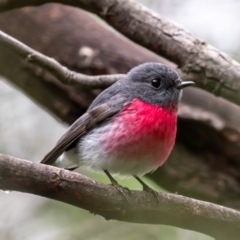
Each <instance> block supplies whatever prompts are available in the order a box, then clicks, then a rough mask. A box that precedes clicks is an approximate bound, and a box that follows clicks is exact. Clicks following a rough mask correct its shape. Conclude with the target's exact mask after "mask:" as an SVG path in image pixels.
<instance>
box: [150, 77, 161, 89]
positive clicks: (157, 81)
mask: <svg viewBox="0 0 240 240" xmlns="http://www.w3.org/2000/svg"><path fill="white" fill-rule="evenodd" d="M151 84H152V86H153V87H154V88H159V87H160V86H161V81H160V80H159V79H153V80H152V82H151Z"/></svg>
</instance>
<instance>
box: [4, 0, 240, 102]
mask: <svg viewBox="0 0 240 240" xmlns="http://www.w3.org/2000/svg"><path fill="white" fill-rule="evenodd" d="M49 2H52V1H50V0H35V1H32V0H0V11H6V10H9V9H13V8H17V7H21V6H32V5H35V6H36V5H41V4H44V3H49ZM54 2H59V3H63V4H66V5H72V6H77V7H80V8H83V9H85V10H87V11H91V12H93V13H96V14H97V15H98V16H99V17H101V18H103V19H104V20H105V21H107V22H108V23H109V24H110V25H111V26H113V27H114V28H115V29H117V30H118V31H119V32H121V33H122V34H124V35H125V36H127V37H128V38H130V39H131V40H133V41H134V42H136V43H138V44H140V45H142V46H144V47H146V48H148V49H150V50H151V51H153V52H155V53H157V54H159V55H161V56H163V57H166V58H167V59H169V60H171V61H173V62H174V63H176V64H177V65H178V66H179V67H180V69H181V71H182V73H183V74H182V77H184V78H187V79H192V80H194V81H195V82H196V83H197V85H198V86H199V87H201V88H203V89H205V90H207V91H209V92H213V93H215V94H217V95H218V96H221V97H223V98H226V99H228V100H230V101H232V102H234V103H237V104H238V105H239V104H240V94H239V91H240V65H239V64H238V63H237V62H236V61H234V60H233V59H231V58H230V57H228V56H226V55H225V54H224V53H222V52H220V51H219V50H217V49H215V48H213V47H212V46H210V45H208V44H206V43H205V42H203V41H200V40H198V39H196V38H194V37H193V36H192V35H191V34H190V33H188V32H186V31H185V30H184V29H182V28H180V27H178V26H177V25H175V24H174V23H172V22H170V21H168V20H167V19H165V18H164V17H162V16H160V15H157V14H155V13H153V12H152V11H150V10H148V9H147V8H145V7H143V6H142V5H141V4H139V3H136V2H134V1H133V0H112V1H107V0H101V1H99V0H91V1H83V0H71V1H69V0H58V1H54ZM143 19H144V20H143Z"/></svg>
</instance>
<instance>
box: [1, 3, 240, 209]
mask: <svg viewBox="0 0 240 240" xmlns="http://www.w3.org/2000/svg"><path fill="white" fill-rule="evenodd" d="M82 22H84V23H85V24H81V23H82ZM23 26H24V27H23ZM0 29H2V30H3V31H5V32H7V33H8V34H10V35H12V36H14V37H16V38H18V39H20V40H21V41H23V42H24V43H26V44H27V45H29V46H31V47H33V48H34V49H36V50H38V51H40V52H42V53H44V54H46V55H47V56H50V57H54V58H55V59H57V60H58V61H59V62H61V63H62V64H64V65H66V66H67V67H68V68H70V69H72V70H76V71H79V72H82V73H85V74H95V75H96V74H108V73H118V72H120V73H125V72H127V71H128V70H129V69H130V68H131V67H133V66H135V65H137V64H140V63H142V62H145V61H163V60H162V59H161V58H159V57H157V56H156V55H154V54H152V53H150V52H148V51H146V50H144V49H142V48H140V47H139V46H136V45H134V44H133V43H131V42H129V41H127V40H126V39H124V38H122V37H120V36H118V35H116V34H115V33H114V32H112V31H109V30H108V29H106V28H104V27H103V25H102V24H100V23H97V22H96V21H95V20H94V19H93V18H91V17H89V15H87V14H86V13H84V12H83V11H81V10H77V9H73V8H69V7H63V6H61V5H45V6H42V7H39V8H25V9H22V10H15V11H12V12H8V13H3V14H1V15H0ZM84 48H85V50H84ZM86 49H87V51H86ZM81 50H84V51H81ZM0 52H1V54H0V66H1V68H0V71H1V72H0V73H1V75H4V76H5V77H7V78H8V79H9V81H10V82H11V83H13V84H15V85H16V86H18V87H19V88H20V89H21V90H22V91H24V92H25V93H26V94H28V95H29V96H30V97H31V98H32V99H33V100H34V101H35V102H37V103H38V104H40V105H41V106H42V107H44V108H45V109H47V110H48V111H49V112H50V113H51V114H53V115H54V116H55V117H58V118H59V119H61V120H62V121H64V122H67V123H72V122H73V121H74V120H75V119H76V118H77V117H78V116H80V115H81V114H82V113H83V112H84V111H85V110H86V108H87V106H88V105H89V104H90V102H91V101H92V99H93V98H94V97H95V96H96V94H97V93H98V92H97V91H94V92H93V91H89V90H87V89H85V90H81V89H76V88H73V87H67V86H65V85H63V84H61V83H59V81H58V80H56V79H55V78H54V77H52V76H51V75H50V74H49V73H48V72H46V71H44V70H43V69H41V68H39V67H36V66H34V65H31V64H29V63H28V62H26V61H24V60H22V59H21V58H19V57H18V56H17V55H16V53H15V52H14V51H11V50H9V49H6V48H4V47H3V46H1V45H0ZM84 53H85V54H84ZM89 53H90V54H89ZM239 112H240V111H239V107H237V106H235V105H234V104H231V103H229V102H227V101H225V100H223V99H220V98H216V97H213V96H212V95H210V94H208V93H206V92H203V91H201V90H198V89H191V90H189V91H185V92H184V95H183V101H182V105H181V107H180V112H179V116H180V118H179V126H178V129H179V131H178V138H177V144H176V147H175V150H174V152H173V154H172V155H171V157H170V159H169V160H168V162H167V163H166V164H165V165H164V166H163V167H162V168H160V169H159V170H158V171H156V172H155V173H154V175H150V177H151V178H154V180H155V181H156V182H158V183H159V184H160V185H161V186H163V187H164V188H166V189H168V190H170V191H173V192H175V191H177V192H179V193H181V194H184V195H187V196H193V197H196V198H199V199H204V200H208V201H212V202H216V203H220V204H223V205H225V206H231V207H235V208H238V209H240V201H239V193H240V187H239V179H240V178H239V175H240V174H239V171H237V169H239V167H240V166H239V165H240V163H239V156H240V150H239V149H240V148H239V144H240V135H239V132H240V115H239ZM200 169H201V170H200Z"/></svg>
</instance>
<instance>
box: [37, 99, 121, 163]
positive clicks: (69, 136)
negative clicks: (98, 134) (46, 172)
mask: <svg viewBox="0 0 240 240" xmlns="http://www.w3.org/2000/svg"><path fill="white" fill-rule="evenodd" d="M115 99H116V98H115ZM123 102H124V101H123V99H121V100H120V101H119V99H118V101H117V102H116V101H108V102H106V103H103V104H100V105H98V106H96V107H94V108H92V109H90V110H89V111H87V112H86V113H85V114H84V115H82V116H81V117H80V118H78V119H77V120H76V121H75V122H74V123H73V124H72V126H71V127H70V128H69V129H68V130H67V132H66V133H65V134H64V135H63V136H62V137H61V138H60V139H59V141H58V142H57V144H56V146H55V147H54V148H53V149H52V150H51V151H50V152H49V153H48V154H47V155H46V156H45V157H44V158H43V160H42V161H41V163H44V164H48V165H51V164H52V163H53V162H54V161H55V160H56V159H57V158H58V157H59V156H60V155H61V154H62V153H63V152H64V151H65V150H66V149H67V148H69V147H70V146H71V145H72V144H74V142H75V141H76V140H78V139H79V138H80V137H81V136H82V135H83V134H84V133H86V132H87V131H89V130H90V129H92V128H93V127H94V126H95V125H96V124H98V123H100V122H101V121H103V120H104V119H106V118H109V117H111V116H113V115H114V114H116V113H117V112H118V111H119V110H120V109H121V108H122V106H123Z"/></svg>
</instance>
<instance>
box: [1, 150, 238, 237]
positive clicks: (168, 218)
mask: <svg viewBox="0 0 240 240" xmlns="http://www.w3.org/2000/svg"><path fill="white" fill-rule="evenodd" d="M16 169H17V171H16ZM0 179H1V181H0V188H1V189H5V190H15V191H21V192H28V193H32V194H36V195H40V196H44V197H47V198H52V199H55V200H58V201H62V202H65V203H69V204H72V205H74V206H77V207H80V208H83V209H86V210H89V211H90V212H92V213H94V214H99V215H101V216H103V217H104V218H105V219H107V220H110V219H116V220H120V221H126V222H135V223H149V224H165V225H170V226H175V227H180V228H185V229H190V230H194V231H197V232H201V233H205V234H207V235H210V236H212V237H214V238H217V239H219V240H220V239H229V240H237V239H239V234H240V212H238V211H235V210H233V209H230V208H225V207H222V206H218V205H215V204H212V203H208V202H202V201H199V200H194V199H191V198H187V197H183V196H180V195H177V194H169V193H158V198H159V199H158V200H157V198H156V196H155V195H154V194H151V193H147V192H143V191H141V192H139V191H130V192H128V191H127V190H126V192H125V194H126V197H127V200H126V199H125V200H124V199H123V196H122V194H120V193H119V192H118V191H117V189H116V188H114V187H112V186H108V185H103V184H100V183H97V182H95V181H93V180H92V179H89V178H87V177H84V176H82V175H80V174H77V173H73V172H70V171H67V170H63V169H59V168H55V167H51V166H47V165H43V164H38V163H31V162H29V161H25V160H21V159H18V158H14V157H10V156H6V155H1V154H0Z"/></svg>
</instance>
